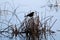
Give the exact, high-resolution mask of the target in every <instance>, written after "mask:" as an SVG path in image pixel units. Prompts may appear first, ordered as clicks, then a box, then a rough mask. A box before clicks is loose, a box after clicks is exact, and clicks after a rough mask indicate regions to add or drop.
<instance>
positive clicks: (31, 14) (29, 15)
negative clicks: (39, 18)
mask: <svg viewBox="0 0 60 40" xmlns="http://www.w3.org/2000/svg"><path fill="white" fill-rule="evenodd" d="M33 15H34V12H31V13H29V14H27V15H26V16H25V17H33Z"/></svg>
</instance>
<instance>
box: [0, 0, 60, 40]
mask: <svg viewBox="0 0 60 40" xmlns="http://www.w3.org/2000/svg"><path fill="white" fill-rule="evenodd" d="M48 1H49V0H0V5H1V6H0V7H1V9H4V8H5V9H8V10H10V11H12V12H13V11H14V9H16V8H17V10H16V14H17V15H18V18H19V19H20V20H21V21H22V20H23V19H24V16H25V15H26V14H27V13H28V12H30V11H37V12H39V13H38V14H39V16H40V17H41V14H42V15H44V14H45V13H46V16H54V18H53V21H54V20H55V19H57V22H56V23H55V25H54V26H53V27H52V30H54V31H56V30H58V29H60V26H59V25H60V9H59V8H58V11H57V12H56V11H55V8H53V9H52V10H49V7H43V8H41V7H42V6H44V5H46V6H47V5H48V4H49V2H48ZM50 1H51V3H53V4H55V1H56V0H50ZM59 2H60V1H59V0H58V3H59ZM5 4H6V5H7V6H5ZM2 15H3V14H2ZM8 15H9V16H7V15H6V16H5V17H2V18H5V19H7V20H9V18H11V16H12V14H11V13H9V14H8ZM14 19H16V18H15V17H13V19H12V20H11V22H13V21H14ZM16 21H17V20H15V21H14V22H13V24H14V23H15V24H16ZM17 22H18V21H17ZM18 23H19V22H18ZM18 23H17V24H18ZM56 32H57V31H56ZM59 34H60V32H57V33H56V37H55V39H56V40H60V38H59V37H60V35H59Z"/></svg>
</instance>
